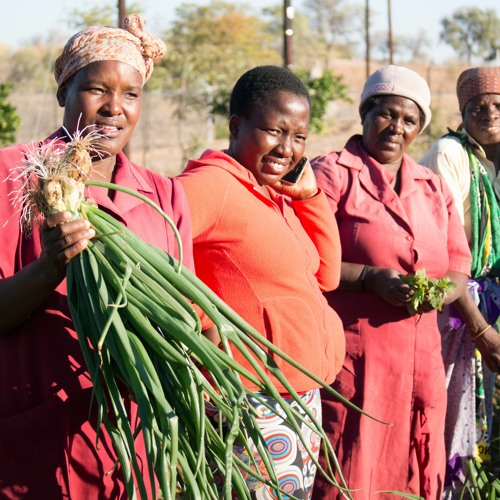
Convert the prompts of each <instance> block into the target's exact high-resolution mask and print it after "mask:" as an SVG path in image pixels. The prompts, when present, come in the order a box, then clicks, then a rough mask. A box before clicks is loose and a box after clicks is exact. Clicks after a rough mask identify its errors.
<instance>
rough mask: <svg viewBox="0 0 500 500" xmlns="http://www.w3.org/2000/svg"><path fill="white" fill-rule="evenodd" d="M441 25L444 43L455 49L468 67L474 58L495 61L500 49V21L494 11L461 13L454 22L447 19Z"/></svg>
mask: <svg viewBox="0 0 500 500" xmlns="http://www.w3.org/2000/svg"><path fill="white" fill-rule="evenodd" d="M441 25H442V27H443V29H442V31H441V33H440V38H441V40H442V41H444V42H445V43H447V44H448V45H451V47H452V48H453V49H454V50H455V51H456V52H457V53H458V55H459V56H460V57H461V58H463V59H465V61H466V62H467V64H468V65H471V62H472V58H473V57H474V56H477V57H480V58H482V59H483V60H485V61H489V60H493V59H494V58H495V57H496V51H497V50H499V49H500V19H499V18H498V16H497V14H496V12H495V10H494V9H485V10H481V9H479V8H478V7H469V8H463V9H459V10H457V11H455V12H454V13H453V14H452V16H451V18H443V19H442V20H441Z"/></svg>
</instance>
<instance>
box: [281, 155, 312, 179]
mask: <svg viewBox="0 0 500 500" xmlns="http://www.w3.org/2000/svg"><path fill="white" fill-rule="evenodd" d="M306 165H307V158H306V157H305V156H303V157H302V158H301V159H300V160H299V161H298V162H297V165H295V167H293V168H292V170H290V172H288V173H287V174H285V175H284V176H283V177H282V178H281V182H284V183H285V184H296V183H297V182H299V180H300V178H301V177H302V174H303V173H304V169H305V168H306Z"/></svg>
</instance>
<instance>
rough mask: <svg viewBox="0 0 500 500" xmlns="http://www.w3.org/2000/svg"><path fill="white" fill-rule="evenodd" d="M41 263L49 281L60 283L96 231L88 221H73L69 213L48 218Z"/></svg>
mask: <svg viewBox="0 0 500 500" xmlns="http://www.w3.org/2000/svg"><path fill="white" fill-rule="evenodd" d="M40 235H41V243H42V253H41V255H40V261H41V262H42V263H43V264H44V265H43V268H44V270H45V272H46V276H47V278H48V279H49V280H51V281H52V280H53V281H54V282H58V281H60V280H62V279H63V278H64V276H65V273H66V266H67V265H68V262H69V261H70V260H71V259H72V258H74V257H75V256H76V255H78V254H79V253H80V252H82V251H83V250H84V249H85V248H86V247H87V245H88V241H89V240H90V239H91V238H93V237H94V236H95V230H94V229H93V228H91V227H90V223H89V221H88V220H84V219H78V220H71V214H70V213H69V212H59V213H57V214H54V215H50V216H48V217H47V218H46V219H45V221H44V223H43V225H42V228H41V232H40Z"/></svg>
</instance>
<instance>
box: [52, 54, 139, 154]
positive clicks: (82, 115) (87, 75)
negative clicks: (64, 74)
mask: <svg viewBox="0 0 500 500" xmlns="http://www.w3.org/2000/svg"><path fill="white" fill-rule="evenodd" d="M141 92H142V77H141V74H140V73H139V71H137V69H135V68H134V67H133V66H130V65H129V64H126V63H122V62H120V61H99V62H95V63H92V64H89V65H88V66H85V67H84V68H82V69H81V70H80V71H78V72H77V73H76V74H75V75H74V76H73V78H71V80H70V81H69V83H68V84H67V86H66V87H65V88H64V89H63V90H62V92H60V93H59V94H58V99H59V104H60V105H61V106H64V126H65V127H66V129H67V130H68V132H69V133H70V134H72V135H73V134H74V133H75V131H76V130H77V129H79V130H83V129H84V128H85V127H88V126H91V128H90V129H89V130H98V131H99V132H100V134H101V135H102V139H101V140H100V141H99V143H98V145H97V146H98V148H99V149H100V150H101V151H103V152H104V153H107V154H108V155H109V156H110V157H114V156H116V154H117V153H118V152H120V151H121V150H122V149H123V147H124V146H125V144H126V143H127V142H128V140H129V139H130V136H131V135H132V132H133V131H134V128H135V125H136V123H137V120H138V119H139V115H140V112H141Z"/></svg>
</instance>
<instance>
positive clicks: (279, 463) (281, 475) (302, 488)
mask: <svg viewBox="0 0 500 500" xmlns="http://www.w3.org/2000/svg"><path fill="white" fill-rule="evenodd" d="M300 397H301V399H302V401H303V402H304V403H305V405H306V406H307V408H308V409H309V410H310V411H311V413H312V414H313V415H314V416H315V418H316V420H317V421H318V422H319V423H320V424H321V398H320V393H319V389H314V390H312V391H309V392H307V393H305V394H303V395H301V396H300ZM285 400H286V401H287V402H288V403H289V404H290V405H291V406H293V407H294V408H295V409H297V411H299V412H300V413H301V414H302V415H305V414H304V411H303V410H302V409H301V408H300V407H299V406H298V405H297V403H296V402H295V401H294V400H293V399H292V398H285ZM262 401H264V402H265V403H266V404H263V403H262ZM249 403H250V404H251V405H252V407H253V408H254V409H255V411H256V414H257V415H258V417H257V423H258V425H259V428H260V429H261V431H262V435H263V436H264V439H265V441H266V446H267V449H268V450H269V453H270V456H271V458H272V460H273V465H274V469H275V473H276V476H277V478H278V483H279V485H280V487H281V489H282V490H283V491H285V492H286V493H287V494H288V495H293V496H294V497H295V498H298V499H301V500H309V499H311V498H312V489H313V484H314V476H315V474H316V465H315V463H314V462H313V460H312V459H311V457H310V456H309V454H308V452H307V450H306V448H305V446H304V445H303V443H302V441H301V440H300V438H299V436H298V435H297V433H296V432H295V431H294V429H293V428H292V426H291V425H290V423H289V422H287V417H286V415H285V414H284V412H283V410H282V409H281V407H280V405H279V403H277V402H276V400H274V399H273V398H271V397H269V396H265V395H262V394H260V395H259V398H253V397H249ZM266 405H267V406H266ZM270 408H272V409H273V410H272V411H271V410H270ZM207 413H208V415H209V417H211V418H216V413H215V412H214V411H213V409H212V410H211V409H210V407H209V406H207ZM306 418H307V417H306ZM307 421H309V422H310V420H309V418H307ZM301 434H302V437H303V438H304V440H305V442H306V443H307V445H308V446H309V449H310V450H311V452H312V453H313V455H314V456H315V457H316V459H317V458H318V456H319V450H320V441H321V439H320V437H319V436H318V435H317V434H316V433H315V432H313V431H312V430H311V429H310V428H309V427H308V426H307V425H306V423H305V422H302V425H301ZM251 450H252V454H253V457H254V459H255V462H256V464H257V467H258V470H259V472H260V473H261V474H262V475H263V476H264V477H267V476H268V474H267V473H266V469H265V466H264V464H263V462H262V459H261V458H260V456H259V453H258V452H257V449H256V447H255V446H254V445H253V443H251ZM234 453H235V454H236V455H237V456H238V457H239V458H240V459H241V460H242V461H243V462H245V463H246V464H248V465H249V466H250V464H251V463H252V461H251V460H250V457H249V456H248V453H247V450H246V449H245V448H244V447H243V446H240V445H239V444H238V443H236V444H235V445H234ZM252 468H253V465H252ZM243 475H244V477H245V481H246V484H247V486H248V489H249V491H250V492H251V496H252V498H253V499H256V500H274V499H276V498H277V495H276V492H275V491H274V490H273V489H272V488H271V487H269V486H267V485H265V484H264V483H262V482H260V481H258V480H257V479H256V478H254V477H253V476H251V475H249V474H245V473H243ZM216 479H217V480H220V482H221V486H222V482H223V478H221V477H220V478H216ZM288 495H286V494H282V497H283V498H289V497H288Z"/></svg>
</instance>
